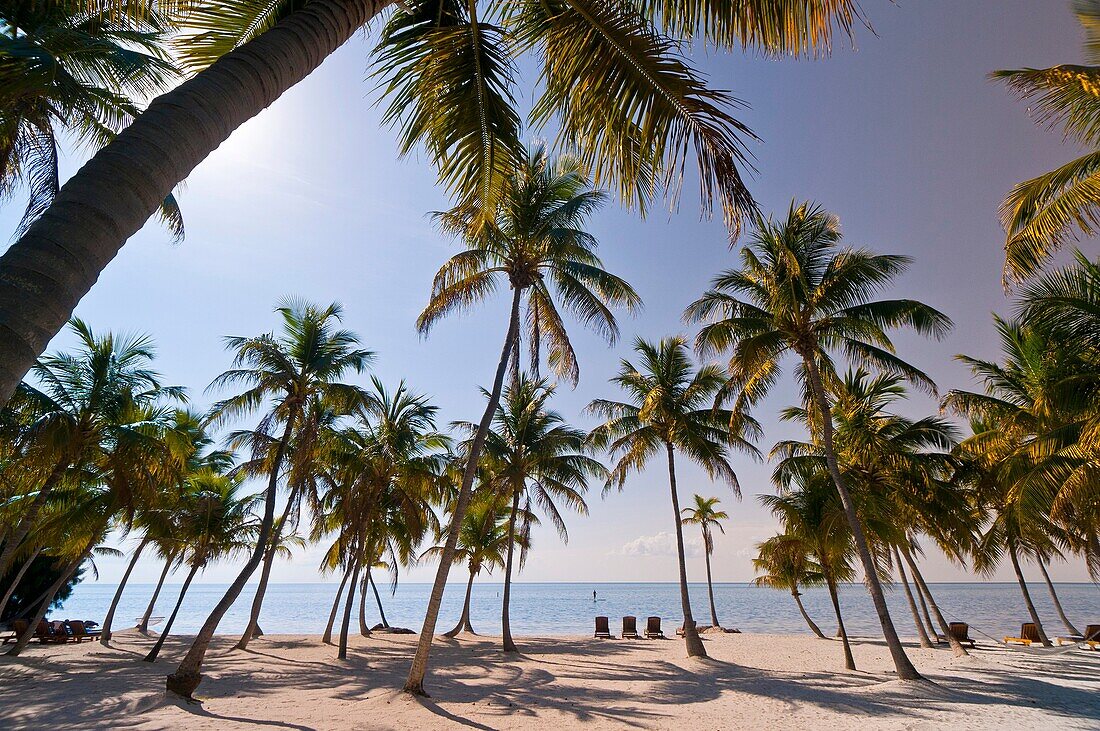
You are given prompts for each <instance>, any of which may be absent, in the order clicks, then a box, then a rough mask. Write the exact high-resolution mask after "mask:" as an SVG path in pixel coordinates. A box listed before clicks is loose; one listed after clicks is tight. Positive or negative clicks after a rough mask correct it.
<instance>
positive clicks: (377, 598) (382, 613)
mask: <svg viewBox="0 0 1100 731" xmlns="http://www.w3.org/2000/svg"><path fill="white" fill-rule="evenodd" d="M367 581H368V582H369V583H370V588H371V590H372V591H374V601H375V603H376V604H377V605H378V616H379V617H381V618H382V627H384V628H385V629H389V628H390V623H389V622H388V621H387V620H386V610H385V609H383V608H382V597H380V596H379V595H378V584H376V583H374V577H373V576H371V573H370V569H367Z"/></svg>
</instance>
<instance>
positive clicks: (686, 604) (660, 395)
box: [588, 337, 758, 657]
mask: <svg viewBox="0 0 1100 731" xmlns="http://www.w3.org/2000/svg"><path fill="white" fill-rule="evenodd" d="M634 352H635V353H637V354H638V355H639V356H640V357H641V362H640V366H635V365H634V364H633V363H631V362H630V361H628V360H626V359H624V360H622V361H621V365H620V367H619V373H618V375H617V376H615V377H614V378H612V379H611V382H612V383H614V384H616V385H617V386H619V388H620V389H622V390H623V391H625V392H626V393H627V395H628V396H629V398H630V401H629V402H620V401H608V400H604V399H596V400H595V401H593V402H592V403H590V404H589V405H588V411H589V412H590V413H592V414H595V415H597V416H600V417H603V418H604V419H605V422H604V423H603V424H601V425H600V426H597V427H596V428H595V429H594V430H593V431H592V434H591V435H590V437H589V438H590V440H591V442H592V444H593V445H594V446H596V447H598V448H601V449H608V450H610V452H611V456H612V459H614V460H616V462H615V466H614V467H613V468H612V469H611V474H610V475H609V477H608V479H607V483H606V485H605V487H604V493H605V494H606V493H607V491H608V490H610V489H611V488H612V487H618V488H619V489H620V490H621V489H622V488H623V486H624V485H625V483H626V477H627V475H628V474H630V472H632V471H641V470H642V469H643V468H644V467H645V465H646V463H647V462H648V461H649V459H650V458H651V457H653V456H654V455H655V454H657V453H658V452H659V451H661V450H662V449H663V451H664V452H665V456H666V457H667V459H668V481H669V489H670V492H671V495H672V512H673V519H674V521H675V523H676V553H677V559H678V562H679V569H680V604H681V606H682V608H683V612H684V642H685V644H686V645H687V653H688V655H689V656H691V657H706V656H707V651H706V649H705V648H704V647H703V642H702V640H700V639H699V633H698V632H697V631H696V629H695V620H694V619H693V618H692V616H691V600H690V598H689V596H688V583H687V564H686V563H685V560H684V532H683V528H682V526H681V524H680V519H681V515H680V497H679V495H678V494H677V490H676V452H677V451H679V452H680V453H681V454H683V455H684V456H686V457H687V458H688V459H691V460H692V461H694V462H696V463H697V464H699V465H700V466H701V467H702V468H703V469H704V470H706V472H707V474H708V475H709V476H710V477H711V479H720V480H722V481H723V482H726V483H728V484H729V485H730V487H732V488H733V491H734V494H736V495H738V496H740V494H741V488H740V486H739V485H738V483H737V475H736V473H735V472H734V470H733V467H732V466H731V465H730V463H729V454H730V450H731V449H740V450H741V451H744V452H747V453H749V454H751V455H753V456H757V455H758V452H757V451H756V448H755V447H753V446H752V445H751V444H749V443H748V442H747V441H746V440H745V439H744V438H743V437H742V436H741V433H740V432H739V431H738V430H735V428H734V426H735V422H734V419H733V418H732V417H733V414H731V412H729V411H728V410H726V409H722V408H716V407H715V406H714V403H715V401H714V400H715V397H716V395H718V394H719V393H720V391H721V389H722V386H723V384H724V383H725V381H726V378H727V376H726V374H725V373H724V372H723V371H722V369H720V368H718V367H717V366H714V365H704V366H701V367H699V368H698V369H696V368H695V367H694V365H693V364H692V362H691V355H690V353H689V351H688V347H687V345H686V344H685V342H684V339H683V338H681V337H669V338H664V339H662V340H661V341H660V342H659V343H651V342H648V341H646V340H642V339H641V338H638V339H637V340H635V341H634ZM736 423H737V424H739V425H740V426H741V427H742V428H748V429H753V428H756V427H755V422H752V421H751V419H749V418H748V417H743V418H742V419H740V420H738V422H736Z"/></svg>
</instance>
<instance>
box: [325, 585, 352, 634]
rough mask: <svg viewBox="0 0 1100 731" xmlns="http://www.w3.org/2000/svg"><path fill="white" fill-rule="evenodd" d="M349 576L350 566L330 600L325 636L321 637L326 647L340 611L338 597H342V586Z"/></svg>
mask: <svg viewBox="0 0 1100 731" xmlns="http://www.w3.org/2000/svg"><path fill="white" fill-rule="evenodd" d="M349 576H351V567H350V566H349V567H348V568H347V570H346V571H344V578H342V579H340V588H339V589H337V590H336V598H335V599H333V600H332V611H331V612H329V615H328V625H326V626H325V634H324V636H322V637H321V642H323V643H325V644H326V645H330V644H332V626H333V625H334V624H336V613H337V612H338V611H340V597H341V596H343V595H344V584H347V583H348V577H349Z"/></svg>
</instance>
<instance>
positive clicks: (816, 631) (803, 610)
mask: <svg viewBox="0 0 1100 731" xmlns="http://www.w3.org/2000/svg"><path fill="white" fill-rule="evenodd" d="M791 596H792V597H794V603H795V604H797V605H798V611H799V612H801V613H802V619H804V620H806V624H807V625H808V626H809V628H810V631H811V632H813V633H814V634H815V635H817V636H818V637H820V638H821V639H823V640H827V639H829V638H828V637H826V636H825V633H824V632H822V631H821V628H820V627H818V626H817V624H815V623H814V621H813V620H812V619H810V615H809V613H808V612H807V611H806V607H804V606H802V595H801V594H800V593H799V592H798V586H797V585H796V586H795V587H794V588H793V589H791Z"/></svg>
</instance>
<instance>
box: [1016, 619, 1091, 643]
mask: <svg viewBox="0 0 1100 731" xmlns="http://www.w3.org/2000/svg"><path fill="white" fill-rule="evenodd" d="M1004 641H1005V644H1006V645H1009V644H1014V645H1024V646H1025V647H1030V646H1031V645H1033V644H1035V645H1041V644H1042V640H1040V639H1039V628H1038V627H1036V626H1035V623H1034V622H1024V623H1023V624H1022V625H1020V636H1019V637H1005V640H1004ZM1054 641H1055V643H1057V644H1059V645H1076V644H1078V643H1084V644H1083V645H1082V646H1083V647H1086V648H1088V649H1090V650H1100V624H1090V625H1088V626H1087V627H1085V634H1083V635H1072V636H1069V637H1055V638H1054Z"/></svg>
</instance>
